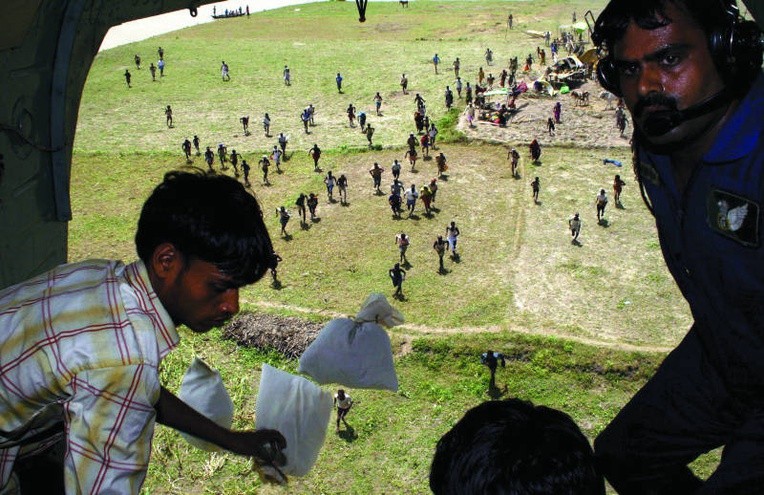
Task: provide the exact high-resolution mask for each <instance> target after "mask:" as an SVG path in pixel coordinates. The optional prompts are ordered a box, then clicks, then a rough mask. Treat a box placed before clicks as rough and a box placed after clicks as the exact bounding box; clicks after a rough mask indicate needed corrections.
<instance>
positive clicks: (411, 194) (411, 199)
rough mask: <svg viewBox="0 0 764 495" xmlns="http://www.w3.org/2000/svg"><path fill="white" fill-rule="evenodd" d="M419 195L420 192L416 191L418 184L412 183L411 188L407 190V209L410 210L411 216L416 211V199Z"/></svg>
mask: <svg viewBox="0 0 764 495" xmlns="http://www.w3.org/2000/svg"><path fill="white" fill-rule="evenodd" d="M418 197H419V193H418V192H417V191H416V186H415V185H414V184H411V189H408V190H407V191H406V210H408V212H409V216H411V215H412V214H413V213H414V207H415V206H416V200H417V198H418Z"/></svg>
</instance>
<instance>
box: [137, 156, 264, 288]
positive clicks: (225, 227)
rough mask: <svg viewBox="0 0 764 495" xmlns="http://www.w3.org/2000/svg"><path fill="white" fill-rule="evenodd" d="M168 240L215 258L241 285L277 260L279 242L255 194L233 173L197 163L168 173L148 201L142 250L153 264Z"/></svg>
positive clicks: (186, 251)
mask: <svg viewBox="0 0 764 495" xmlns="http://www.w3.org/2000/svg"><path fill="white" fill-rule="evenodd" d="M165 242H169V243H172V244H173V245H174V246H175V247H176V248H177V249H178V250H179V251H180V252H181V253H182V255H183V256H184V257H185V258H186V260H187V259H189V258H197V259H200V260H202V261H206V262H209V263H212V264H214V265H215V266H216V267H217V268H218V269H219V270H220V271H221V272H222V273H223V274H225V275H226V276H228V277H231V279H232V280H233V282H234V283H236V284H237V285H240V286H243V285H247V284H251V283H253V282H255V281H257V280H259V279H260V278H261V277H262V276H263V275H264V274H265V272H266V271H267V269H268V267H269V266H271V265H272V262H271V258H272V256H273V245H272V244H271V239H270V236H269V235H268V230H267V228H266V226H265V224H264V222H263V218H262V210H261V209H260V205H259V204H258V202H257V200H256V199H255V198H254V196H252V195H251V194H250V193H248V192H247V190H246V189H245V188H244V186H243V185H242V184H241V183H240V182H238V181H237V180H235V179H233V178H231V177H228V176H225V175H218V174H216V173H214V172H207V171H204V170H201V169H197V168H190V169H186V170H184V171H173V172H168V173H167V174H165V176H164V181H163V182H162V183H161V184H159V185H158V186H157V187H156V188H155V189H154V191H153V192H152V193H151V195H150V196H149V198H148V199H147V200H146V202H145V203H144V205H143V210H142V211H141V216H140V219H139V220H138V229H137V232H136V234H135V246H136V249H137V251H138V256H139V257H140V258H141V260H143V262H144V263H146V264H147V265H149V262H150V260H151V257H152V255H153V253H154V250H155V249H156V247H157V246H159V245H160V244H162V243H165Z"/></svg>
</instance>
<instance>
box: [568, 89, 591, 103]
mask: <svg viewBox="0 0 764 495" xmlns="http://www.w3.org/2000/svg"><path fill="white" fill-rule="evenodd" d="M570 96H572V97H573V99H574V100H575V104H576V106H584V105H588V104H589V92H588V91H584V92H581V93H579V92H578V91H571V92H570Z"/></svg>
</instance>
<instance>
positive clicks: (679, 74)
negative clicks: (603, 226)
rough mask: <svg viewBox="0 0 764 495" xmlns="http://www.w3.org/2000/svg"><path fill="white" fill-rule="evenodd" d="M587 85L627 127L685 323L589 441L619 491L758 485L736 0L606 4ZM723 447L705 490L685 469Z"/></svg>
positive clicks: (762, 440)
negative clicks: (610, 97)
mask: <svg viewBox="0 0 764 495" xmlns="http://www.w3.org/2000/svg"><path fill="white" fill-rule="evenodd" d="M593 41H594V43H595V44H596V45H597V46H598V48H599V49H600V51H601V54H602V55H603V56H604V58H603V59H602V60H600V62H599V64H598V69H597V75H598V78H599V81H600V83H601V84H602V85H603V86H604V87H605V89H607V90H609V91H611V92H613V93H614V94H616V95H619V96H622V97H623V98H624V101H625V103H626V106H627V107H628V109H629V111H630V112H631V114H632V117H633V119H632V120H633V122H634V136H633V144H634V147H633V148H634V150H635V151H634V168H635V172H636V175H637V178H638V181H639V185H640V189H641V190H642V195H643V198H644V199H645V202H646V204H647V205H648V207H649V209H650V211H651V212H652V213H653V215H654V216H655V221H656V224H657V229H658V236H659V239H660V243H661V249H662V251H663V257H664V259H665V261H666V264H667V265H668V268H669V270H670V272H671V274H672V276H673V277H674V279H675V280H676V283H677V285H678V286H679V288H680V290H681V291H682V294H683V296H684V297H685V299H686V300H687V302H688V303H689V306H690V309H691V311H692V316H693V319H694V322H693V325H692V327H691V328H690V330H689V332H688V333H687V335H686V336H685V337H684V339H683V340H682V342H681V343H680V344H679V345H678V346H677V347H676V349H674V350H673V351H672V352H671V353H670V354H669V355H668V356H667V357H666V359H665V360H664V362H663V363H662V364H661V366H660V367H659V369H658V370H657V371H656V373H655V375H654V376H653V377H652V378H651V379H650V380H649V381H648V383H647V384H646V385H645V386H644V387H643V388H642V389H641V390H640V391H639V392H638V393H637V394H636V395H635V396H634V397H633V398H632V399H631V401H630V402H629V403H628V404H627V405H626V406H625V407H624V408H623V410H622V411H621V412H620V413H619V414H618V415H617V416H616V417H615V418H614V419H613V421H612V422H611V423H610V425H609V426H608V427H607V428H606V429H605V430H604V431H603V432H602V433H601V434H600V435H599V437H598V438H597V439H596V441H595V452H596V456H597V459H598V463H599V467H600V469H601V471H602V472H603V474H604V475H605V476H606V477H607V479H608V481H609V482H610V484H611V485H612V486H613V488H615V490H616V491H617V492H618V493H622V494H629V493H634V494H644V493H704V494H705V493H707V494H711V493H724V494H729V493H761V491H762V487H763V486H764V462H762V459H763V458H764V246H762V240H763V239H762V227H763V225H762V222H763V221H764V212H762V211H761V207H762V204H764V170H763V169H764V140H763V139H762V131H763V130H764V119H762V115H764V77H763V76H762V73H761V63H762V45H761V31H760V29H759V28H758V26H757V25H756V24H755V23H753V22H751V21H746V20H744V19H743V18H742V17H741V16H740V13H739V11H738V8H737V4H736V2H735V0H640V1H639V2H635V1H633V0H611V1H610V3H609V4H608V5H607V7H606V8H605V10H604V11H603V12H602V13H601V15H600V16H599V18H598V19H597V22H596V24H595V28H594V32H593ZM720 446H723V447H724V453H723V456H722V459H721V462H720V464H719V465H718V467H717V469H716V471H715V472H714V473H713V474H712V475H711V476H710V477H709V478H708V479H707V480H705V481H702V480H700V479H699V478H698V477H696V476H695V475H694V474H693V473H692V471H691V470H690V469H689V468H688V464H689V463H691V462H692V461H693V460H694V459H695V458H697V457H698V456H699V455H701V454H702V453H705V452H708V451H710V450H712V449H714V448H717V447H720Z"/></svg>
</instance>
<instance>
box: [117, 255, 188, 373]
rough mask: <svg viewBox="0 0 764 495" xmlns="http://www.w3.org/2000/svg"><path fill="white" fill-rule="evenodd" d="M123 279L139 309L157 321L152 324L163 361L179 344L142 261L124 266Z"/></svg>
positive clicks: (178, 339) (174, 330)
mask: <svg viewBox="0 0 764 495" xmlns="http://www.w3.org/2000/svg"><path fill="white" fill-rule="evenodd" d="M125 278H126V280H127V283H128V285H129V286H130V287H132V288H133V289H134V290H135V292H134V294H136V295H137V297H138V302H139V304H140V307H141V308H144V309H146V310H148V311H149V312H150V313H152V314H154V315H156V318H157V320H156V321H155V322H154V324H155V328H156V330H157V347H158V351H159V357H160V359H164V357H165V356H167V354H169V353H170V351H172V350H173V349H174V348H175V347H177V345H178V343H179V342H180V336H178V332H177V330H176V329H175V323H173V321H172V318H171V317H170V315H169V313H167V310H166V309H165V307H164V306H163V305H162V302H161V301H160V300H159V296H157V294H156V292H154V288H153V287H152V286H151V280H150V279H149V273H148V270H147V269H146V265H145V264H144V263H143V261H141V260H138V261H135V262H133V263H131V264H129V265H127V266H125Z"/></svg>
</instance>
